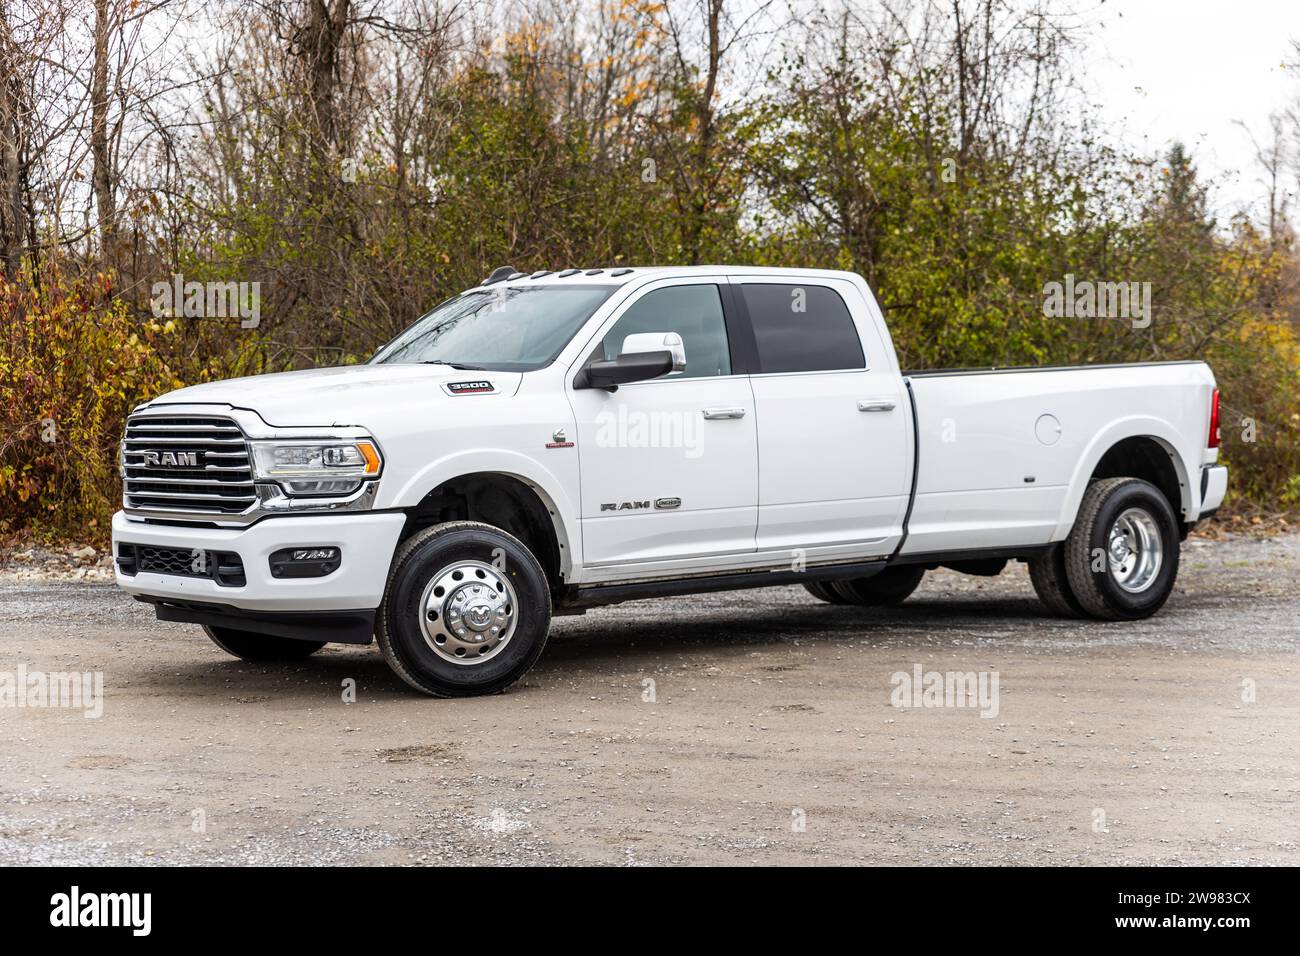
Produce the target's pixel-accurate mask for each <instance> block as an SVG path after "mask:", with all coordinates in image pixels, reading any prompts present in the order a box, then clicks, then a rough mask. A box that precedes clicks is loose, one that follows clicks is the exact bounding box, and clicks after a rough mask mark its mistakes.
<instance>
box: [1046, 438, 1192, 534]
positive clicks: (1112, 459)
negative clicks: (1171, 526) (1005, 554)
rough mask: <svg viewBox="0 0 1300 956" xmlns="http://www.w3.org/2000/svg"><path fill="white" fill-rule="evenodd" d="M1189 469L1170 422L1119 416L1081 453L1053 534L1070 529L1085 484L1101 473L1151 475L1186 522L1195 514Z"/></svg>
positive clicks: (1103, 475)
mask: <svg viewBox="0 0 1300 956" xmlns="http://www.w3.org/2000/svg"><path fill="white" fill-rule="evenodd" d="M1190 475H1191V472H1190V470H1189V467H1188V464H1187V462H1186V460H1185V458H1184V456H1183V455H1182V454H1180V452H1179V451H1178V436H1177V434H1176V432H1175V431H1174V430H1173V428H1172V427H1171V426H1170V425H1169V424H1168V423H1166V422H1163V421H1161V420H1159V419H1154V418H1143V419H1130V420H1127V421H1124V422H1117V423H1116V424H1115V425H1112V426H1111V427H1110V428H1109V429H1105V430H1103V431H1101V432H1099V433H1098V434H1097V435H1096V437H1095V438H1094V439H1093V441H1092V443H1091V444H1090V445H1089V446H1088V448H1087V449H1086V450H1085V452H1084V454H1083V455H1082V456H1081V457H1080V461H1079V464H1078V465H1077V466H1076V468H1075V472H1074V475H1073V477H1072V478H1071V480H1070V490H1069V494H1068V495H1067V496H1066V501H1065V505H1064V507H1063V508H1062V511H1061V516H1060V520H1059V522H1058V523H1057V526H1056V529H1055V531H1054V532H1053V534H1052V538H1051V540H1053V541H1061V540H1064V538H1065V537H1066V536H1067V535H1068V534H1069V533H1070V529H1071V528H1072V527H1073V526H1074V522H1075V518H1076V517H1077V516H1078V513H1079V505H1080V503H1081V502H1082V501H1083V496H1084V494H1085V492H1086V491H1087V490H1088V486H1089V485H1090V484H1091V483H1092V482H1093V481H1096V480H1098V479H1100V478H1119V477H1132V478H1141V479H1143V480H1145V481H1149V482H1150V483H1151V484H1153V485H1155V486H1156V487H1157V488H1159V489H1160V491H1161V493H1163V494H1164V496H1165V497H1166V498H1167V499H1168V501H1169V506H1170V507H1171V508H1172V509H1173V511H1174V514H1175V515H1176V516H1177V517H1178V520H1179V523H1180V524H1181V525H1182V526H1183V527H1184V528H1186V527H1187V526H1188V525H1189V523H1190V522H1192V521H1193V520H1195V519H1194V517H1193V516H1194V515H1195V514H1196V495H1197V490H1196V488H1195V487H1194V483H1193V482H1192V480H1191V477H1190Z"/></svg>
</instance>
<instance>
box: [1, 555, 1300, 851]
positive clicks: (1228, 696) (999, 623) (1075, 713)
mask: <svg viewBox="0 0 1300 956" xmlns="http://www.w3.org/2000/svg"><path fill="white" fill-rule="evenodd" d="M1298 567H1300V535H1295V534H1289V535H1279V536H1274V537H1267V538H1247V537H1238V536H1229V537H1227V538H1225V539H1223V540H1217V541H1212V540H1206V539H1200V538H1193V539H1191V540H1189V541H1188V542H1187V543H1186V544H1185V546H1184V549H1183V573H1182V575H1181V577H1180V581H1179V587H1178V589H1177V591H1176V593H1175V595H1174V597H1173V598H1172V599H1171V601H1170V603H1169V605H1168V606H1167V607H1166V609H1165V610H1164V611H1163V612H1162V613H1161V614H1160V615H1158V616H1157V617H1155V618H1153V619H1151V620H1149V621H1144V622H1140V623H1137V624H1098V623H1093V622H1089V623H1082V622H1074V621H1062V620H1057V619H1053V618H1049V617H1046V616H1045V615H1044V614H1043V613H1042V612H1041V610H1040V608H1039V606H1038V604H1037V602H1036V601H1035V600H1034V597H1033V593H1032V591H1031V589H1030V587H1029V580H1028V577H1027V575H1026V573H1025V571H1024V568H1023V566H1021V565H1012V566H1011V567H1010V568H1008V570H1007V571H1006V572H1004V573H1003V574H1002V575H1001V576H1000V577H997V578H973V577H964V576H961V575H956V574H952V573H948V572H938V573H934V574H931V575H929V576H927V579H926V581H925V583H924V584H923V585H922V587H921V589H920V590H919V591H918V592H917V594H916V595H915V596H914V597H913V598H912V599H911V600H910V601H909V602H908V603H907V604H905V605H904V606H903V607H902V608H899V609H895V610H889V611H874V610H864V609H859V608H841V607H832V606H829V605H826V604H822V603H820V602H818V601H816V600H814V599H813V598H811V597H810V596H809V595H807V594H806V593H805V592H804V591H803V589H802V588H773V589H769V590H764V591H751V592H743V591H742V592H734V593H728V594H717V595H705V596H695V597H687V598H676V599H667V600H657V601H643V602H637V603H632V604H626V605H623V606H620V607H616V608H609V609H603V610H598V611H593V612H590V613H588V614H587V615H585V616H583V617H571V618H560V619H559V620H558V621H557V622H556V626H555V628H554V631H553V636H552V643H551V645H550V646H549V647H548V649H547V652H546V654H545V656H544V657H543V658H542V661H541V663H540V664H539V665H538V666H537V668H536V669H535V670H534V671H533V672H532V673H531V674H530V675H529V676H528V678H526V680H525V681H524V682H523V683H521V684H520V685H517V686H516V687H515V688H513V689H512V690H511V691H510V692H508V693H506V694H504V695H501V696H497V697H488V698H477V699H471V700H462V701H440V700H430V699H426V698H423V697H419V696H417V695H415V694H414V693H413V692H411V691H409V690H408V689H407V688H406V686H405V685H404V684H402V683H400V682H399V681H398V680H397V679H396V678H395V677H393V676H392V675H391V674H390V673H389V671H388V669H387V668H386V667H385V666H384V664H383V662H382V660H381V659H380V657H379V655H378V652H377V651H376V650H375V649H374V648H373V647H371V648H337V649H336V648H329V649H326V650H325V651H324V652H322V653H320V654H318V655H316V656H315V657H313V658H311V659H309V660H308V661H307V662H304V663H298V664H292V665H283V666H281V665H276V666H269V665H252V664H246V663H241V662H238V661H234V660H232V659H229V658H227V657H225V656H224V655H223V654H222V653H221V652H220V651H219V650H218V649H217V648H216V647H215V646H213V645H211V644H210V643H209V642H208V641H207V640H206V639H205V638H204V637H203V636H202V634H201V633H200V632H199V631H198V629H197V628H194V627H190V626H185V625H173V624H161V623H158V622H156V621H154V619H153V612H152V610H151V609H149V608H148V607H146V606H144V605H141V604H137V603H135V602H132V601H131V600H129V599H128V598H126V597H125V596H124V595H122V594H120V593H119V592H117V591H116V590H115V589H114V588H113V587H112V586H111V585H108V584H104V583H87V582H51V581H47V580H42V579H40V577H39V576H34V575H14V574H8V575H0V671H5V672H9V673H16V672H17V671H18V670H19V669H20V668H26V669H27V671H28V672H31V671H42V672H54V671H97V672H102V673H103V688H104V698H103V714H102V716H101V717H98V718H97V719H88V718H87V717H86V716H84V715H83V713H82V712H81V711H78V710H73V709H69V708H49V707H46V708H38V707H14V706H3V707H0V728H2V730H3V733H0V762H2V764H3V767H4V772H3V774H0V860H3V861H4V862H6V863H10V864H15V863H17V864H33V863H36V864H41V863H62V864H97V863H252V864H259V863H266V864H272V863H289V864H297V863H326V864H348V863H377V864H415V863H543V864H550V863H605V864H631V865H637V864H658V863H668V864H674V863H677V864H680V863H691V864H707V863H763V864H767V863H772V864H775V863H785V864H812V863H823V864H849V863H921V864H936V863H949V864H951V863H956V864H963V863H982V864H990V863H991V864H1045V863H1054V864H1072V863H1078V864H1083V863H1086V864H1107V863H1115V864H1133V863H1140V864H1191V863H1198V864H1199V863H1222V864H1261V863H1262V864H1275V863H1289V864H1295V863H1297V862H1300V853H1298V852H1297V842H1298V841H1300V820H1298V819H1297V815H1296V809H1295V808H1296V806H1297V805H1298V804H1300V733H1298V732H1300V658H1298V657H1297V650H1300V614H1298V613H1297V612H1298V611H1300V597H1298V596H1297V591H1300V588H1298V587H1297V585H1298V583H1300V575H1298V574H1297V570H1298ZM917 667H919V668H920V669H921V671H923V672H932V671H933V672H961V673H972V672H973V673H974V674H975V675H976V677H977V678H978V676H979V675H981V674H982V675H983V677H984V679H985V680H986V681H991V680H992V678H993V675H996V678H997V687H998V693H997V697H996V699H995V702H996V714H995V715H992V714H990V715H989V716H982V715H981V708H980V707H978V706H976V707H970V706H967V707H958V706H943V707H924V706H916V707H899V706H894V705H893V703H891V697H894V698H897V696H898V694H899V693H901V691H899V690H897V685H898V684H899V683H902V682H903V681H902V680H900V681H897V682H896V681H894V679H893V678H894V675H895V674H898V673H902V674H904V675H906V677H907V680H906V683H907V686H909V687H910V686H911V675H912V674H913V673H914V670H915V669H916V668H917ZM350 682H355V702H348V701H347V697H348V696H349V695H348V693H347V690H348V687H349V685H350ZM986 686H987V687H990V688H991V684H986ZM913 703H918V701H914V702H913ZM987 703H989V701H986V704H987ZM991 710H992V707H990V706H985V707H984V708H983V712H984V713H990V711H991Z"/></svg>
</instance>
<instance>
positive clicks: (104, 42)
mask: <svg viewBox="0 0 1300 956" xmlns="http://www.w3.org/2000/svg"><path fill="white" fill-rule="evenodd" d="M108 5H109V0H95V59H94V65H93V67H92V72H91V81H90V155H91V160H92V163H93V169H92V171H91V188H92V189H93V191H94V193H95V207H96V211H97V212H98V213H99V235H100V244H101V246H102V248H103V251H104V252H105V254H107V253H108V251H109V247H110V246H111V245H112V240H113V235H114V233H115V232H116V219H117V210H116V208H115V203H114V198H113V180H114V176H113V168H112V159H113V157H112V151H111V150H110V148H109V143H108V39H109V34H110V33H111V31H112V26H111V24H110V22H109V21H110V18H111V13H110V11H109V8H108Z"/></svg>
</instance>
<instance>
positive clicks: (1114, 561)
mask: <svg viewBox="0 0 1300 956" xmlns="http://www.w3.org/2000/svg"><path fill="white" fill-rule="evenodd" d="M1106 550H1107V558H1108V560H1107V562H1106V563H1107V566H1108V567H1109V569H1110V576H1111V578H1113V579H1114V581H1115V583H1116V584H1118V585H1119V586H1120V587H1121V588H1123V589H1124V590H1125V591H1128V592H1129V593H1130V594H1137V593H1139V592H1142V591H1145V590H1146V589H1147V588H1149V587H1150V586H1151V584H1152V582H1153V581H1155V579H1156V575H1157V574H1159V573H1160V565H1161V564H1162V563H1163V562H1164V542H1163V539H1162V538H1161V537H1160V528H1159V527H1158V526H1157V525H1156V521H1155V519H1154V518H1152V517H1151V515H1150V514H1149V513H1148V512H1146V511H1144V510H1143V509H1141V508H1129V509H1128V510H1127V511H1125V512H1124V513H1123V514H1121V515H1120V516H1119V517H1118V518H1116V519H1115V523H1114V524H1113V525H1111V529H1110V539H1109V541H1108V543H1107V549H1106Z"/></svg>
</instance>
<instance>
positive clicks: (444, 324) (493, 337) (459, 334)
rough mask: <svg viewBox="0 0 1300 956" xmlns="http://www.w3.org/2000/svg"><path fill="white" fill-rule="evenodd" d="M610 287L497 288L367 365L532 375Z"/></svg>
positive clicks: (413, 331) (444, 310) (459, 300)
mask: <svg viewBox="0 0 1300 956" xmlns="http://www.w3.org/2000/svg"><path fill="white" fill-rule="evenodd" d="M612 291H613V287H611V286H592V285H585V286H570V285H566V286H549V287H547V286H540V287H535V288H528V287H526V286H525V287H522V288H520V287H516V286H499V287H497V288H495V289H492V288H488V289H483V290H481V291H480V290H478V289H475V290H474V291H473V292H469V293H467V294H465V295H462V296H458V297H456V298H455V299H451V300H449V301H447V302H444V303H443V304H442V305H440V306H438V307H437V308H436V309H434V310H433V311H432V312H430V313H429V314H428V315H426V316H424V317H423V318H421V319H420V320H419V321H417V322H416V323H415V324H414V325H412V326H411V327H410V328H409V329H407V330H406V331H405V332H403V333H402V334H401V335H399V336H398V337H397V338H395V339H393V341H391V342H389V343H388V345H386V346H384V347H383V348H382V349H381V350H380V351H379V352H378V353H376V355H375V357H374V358H372V359H371V360H370V361H371V363H372V364H376V365H382V364H385V363H405V364H415V363H419V362H428V363H433V364H445V365H453V366H458V367H461V368H475V369H484V370H487V371H492V372H531V371H533V370H534V369H539V368H544V367H545V366H547V365H550V364H551V362H553V361H555V357H556V356H557V355H559V354H560V352H561V351H562V350H563V349H564V346H566V345H567V344H568V343H569V339H571V338H573V336H574V334H575V333H576V332H577V331H578V329H580V328H581V327H582V324H583V323H584V322H586V321H587V319H589V318H591V315H592V313H594V312H595V311H596V309H597V308H599V307H600V304H601V303H602V302H604V301H605V300H606V299H607V298H608V297H609V294H610V292H612Z"/></svg>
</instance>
